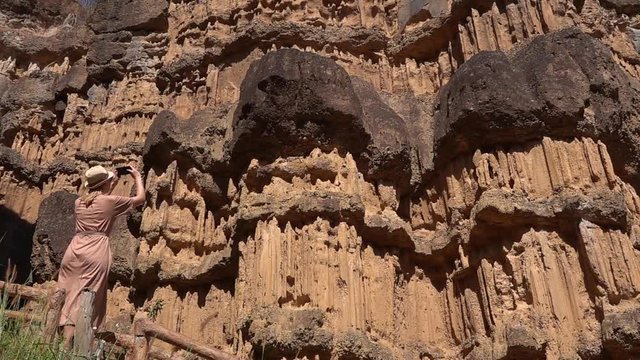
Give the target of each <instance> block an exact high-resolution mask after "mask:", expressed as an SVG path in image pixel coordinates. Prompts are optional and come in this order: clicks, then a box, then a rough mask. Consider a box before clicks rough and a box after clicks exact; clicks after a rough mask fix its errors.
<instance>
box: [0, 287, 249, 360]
mask: <svg viewBox="0 0 640 360" xmlns="http://www.w3.org/2000/svg"><path fill="white" fill-rule="evenodd" d="M2 291H5V292H6V293H8V294H9V296H10V297H21V298H24V299H27V300H39V301H44V300H47V299H48V303H47V310H46V312H45V316H44V317H39V316H37V315H33V314H29V313H25V312H21V311H9V310H5V311H4V315H5V316H7V317H10V318H17V319H27V320H33V321H37V322H40V323H42V324H43V325H44V326H43V337H44V339H45V340H46V341H53V340H54V339H55V336H56V330H57V328H58V321H59V319H60V312H61V310H62V305H63V304H64V295H65V292H64V290H62V289H58V290H55V291H53V292H49V291H47V290H43V289H37V288H33V287H30V286H24V285H18V284H13V283H5V282H3V281H0V294H1V293H2ZM94 299H95V293H94V292H93V291H91V290H89V289H83V291H82V293H81V294H80V300H79V301H80V306H79V309H78V312H79V313H78V318H77V321H76V329H75V337H74V353H75V354H77V355H79V356H80V357H81V358H89V356H90V354H91V350H92V348H93V341H94V339H100V340H104V341H106V342H109V343H111V344H114V345H116V346H119V347H121V348H123V349H125V350H127V356H126V360H146V359H149V358H151V359H158V360H172V359H176V357H175V356H172V355H167V354H166V353H164V352H162V351H160V350H158V349H153V348H152V347H151V340H152V339H154V338H155V339H158V340H162V341H164V342H166V343H169V344H171V345H174V346H176V347H178V348H180V349H182V350H186V351H187V352H189V353H192V354H195V355H198V356H200V357H202V358H205V359H210V360H237V358H236V357H235V356H233V355H231V354H228V353H226V352H224V351H221V350H218V349H214V348H211V347H208V346H206V345H203V344H199V343H197V342H196V341H194V340H192V339H190V338H188V337H186V336H184V335H182V334H180V333H177V332H175V331H171V330H168V329H166V328H164V327H162V326H160V325H158V324H156V323H154V322H152V321H150V320H148V319H146V318H144V317H142V316H136V317H137V319H136V320H135V321H134V323H133V332H132V334H122V333H114V332H102V333H98V334H94V333H93V327H92V322H91V319H92V316H93V302H94Z"/></svg>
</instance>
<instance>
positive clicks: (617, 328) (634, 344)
mask: <svg viewBox="0 0 640 360" xmlns="http://www.w3.org/2000/svg"><path fill="white" fill-rule="evenodd" d="M602 343H603V345H604V348H605V350H606V352H607V354H608V355H609V356H610V358H611V359H635V357H632V356H633V355H631V354H636V355H637V354H640V307H638V306H637V304H635V306H633V307H630V308H627V309H625V310H621V311H619V312H614V313H608V314H606V315H605V316H604V320H603V321H602Z"/></svg>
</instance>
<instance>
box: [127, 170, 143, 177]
mask: <svg viewBox="0 0 640 360" xmlns="http://www.w3.org/2000/svg"><path fill="white" fill-rule="evenodd" d="M129 173H130V174H131V176H133V178H134V179H140V178H142V175H140V171H138V169H136V168H134V167H131V170H129Z"/></svg>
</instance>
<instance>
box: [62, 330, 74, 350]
mask: <svg viewBox="0 0 640 360" xmlns="http://www.w3.org/2000/svg"><path fill="white" fill-rule="evenodd" d="M75 331H76V327H75V325H65V326H63V327H62V338H63V339H64V343H63V344H64V348H65V350H71V345H73V333H74V332H75Z"/></svg>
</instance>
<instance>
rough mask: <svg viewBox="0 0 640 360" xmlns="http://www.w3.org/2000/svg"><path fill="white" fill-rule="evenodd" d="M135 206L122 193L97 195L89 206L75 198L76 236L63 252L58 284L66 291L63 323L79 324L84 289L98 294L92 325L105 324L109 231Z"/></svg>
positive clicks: (109, 255) (109, 249) (109, 256)
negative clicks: (80, 296)
mask: <svg viewBox="0 0 640 360" xmlns="http://www.w3.org/2000/svg"><path fill="white" fill-rule="evenodd" d="M132 208H133V203H132V199H131V198H129V197H123V196H115V195H98V196H97V197H96V198H95V199H94V200H93V202H92V203H91V205H90V206H86V204H85V203H84V201H82V200H81V199H77V200H76V203H75V213H76V235H75V236H74V237H73V239H72V240H71V243H70V244H69V247H67V250H66V252H65V253H64V257H63V258H62V263H61V264H60V273H59V275H58V287H59V288H62V289H65V290H66V292H67V294H66V298H65V303H64V306H63V308H62V315H61V316H60V326H62V325H75V324H76V319H77V312H78V300H79V295H80V292H81V291H82V289H84V288H89V289H91V290H93V291H95V293H96V299H95V306H94V311H93V316H94V317H93V326H94V327H96V328H98V327H100V324H102V321H103V320H104V316H105V313H106V311H107V283H108V281H107V280H108V277H109V268H110V267H111V248H110V247H109V234H110V232H111V227H112V226H113V222H114V220H115V218H116V217H117V216H119V215H122V214H126V213H127V212H129V211H130V210H131V209H132Z"/></svg>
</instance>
